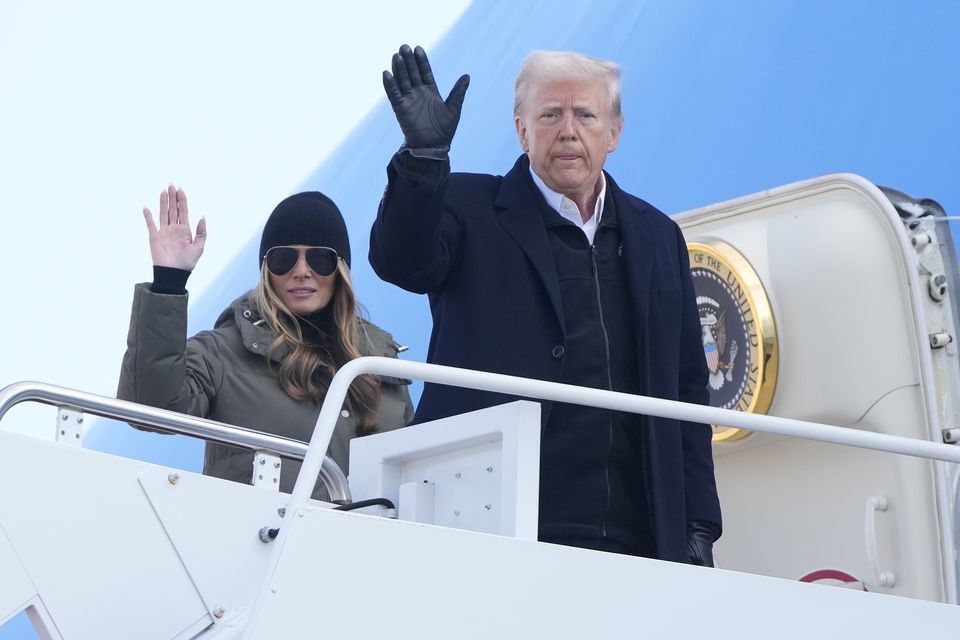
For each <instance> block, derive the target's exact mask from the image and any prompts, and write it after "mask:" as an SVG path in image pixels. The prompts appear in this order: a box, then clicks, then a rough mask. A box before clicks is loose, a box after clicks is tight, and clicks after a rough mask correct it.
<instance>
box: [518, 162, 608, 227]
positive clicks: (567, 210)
mask: <svg viewBox="0 0 960 640" xmlns="http://www.w3.org/2000/svg"><path fill="white" fill-rule="evenodd" d="M530 175H531V176H533V183H534V184H535V185H537V188H538V189H540V193H542V194H543V197H544V199H545V200H546V201H547V204H548V205H550V206H551V207H552V208H553V209H554V210H556V212H557V213H559V214H560V215H561V216H563V217H564V218H566V219H567V220H569V221H570V222H572V223H573V224H575V225H577V227H579V228H580V230H581V231H583V235H585V236H587V242H589V243H590V246H593V236H594V235H595V234H596V233H597V227H598V226H599V225H600V216H602V215H603V199H604V198H605V197H606V195H607V179H606V178H605V177H604V175H603V172H602V171H601V172H600V195H599V196H597V204H596V206H595V207H594V209H593V215H592V216H590V217H589V218H588V219H587V221H586V222H584V221H583V218H581V217H580V207H578V206H577V203H576V202H574V201H573V200H571V199H570V198H568V197H567V196H565V195H563V194H562V193H557V192H556V191H553V190H551V189H550V187H548V186H547V185H546V183H545V182H544V181H543V180H541V179H540V176H538V175H537V173H536V172H535V171H534V170H533V167H530Z"/></svg>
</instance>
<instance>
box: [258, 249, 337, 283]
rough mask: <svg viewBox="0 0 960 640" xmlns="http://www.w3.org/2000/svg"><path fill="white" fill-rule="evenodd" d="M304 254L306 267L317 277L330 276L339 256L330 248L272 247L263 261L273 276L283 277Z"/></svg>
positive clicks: (335, 267)
mask: <svg viewBox="0 0 960 640" xmlns="http://www.w3.org/2000/svg"><path fill="white" fill-rule="evenodd" d="M304 253H305V254H306V258H307V266H308V267H310V269H311V270H312V271H313V272H314V273H315V274H317V275H318V276H332V275H333V274H334V272H336V270H337V261H338V260H339V259H340V256H339V254H337V252H336V251H335V250H333V249H331V248H330V247H304V248H300V249H298V248H297V247H272V248H271V249H270V250H268V251H267V255H265V256H264V258H263V259H264V260H266V262H267V269H269V270H270V273H272V274H273V275H275V276H285V275H287V274H288V273H290V270H291V269H293V268H294V267H295V266H297V263H298V262H299V261H300V256H301V255H302V254H304Z"/></svg>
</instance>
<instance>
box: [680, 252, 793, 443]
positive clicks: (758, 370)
mask: <svg viewBox="0 0 960 640" xmlns="http://www.w3.org/2000/svg"><path fill="white" fill-rule="evenodd" d="M687 251H688V252H689V255H690V273H691V275H692V276H693V286H694V289H695V290H696V292H697V311H698V312H699V314H700V332H701V339H702V341H703V352H704V355H705V357H706V360H707V369H708V370H709V372H710V377H709V380H708V386H709V390H710V405H711V406H714V407H720V408H722V409H735V410H737V411H749V412H753V413H765V412H766V411H767V409H768V408H769V407H770V402H771V401H772V400H773V391H774V388H775V386H776V382H777V337H776V328H775V326H774V322H773V314H772V313H771V311H770V303H769V301H768V300H767V294H766V292H764V290H763V285H762V283H761V282H760V278H759V277H758V276H757V274H756V272H755V271H754V270H753V268H752V267H751V266H750V264H749V263H748V262H747V261H746V259H744V257H743V256H742V255H740V253H739V252H737V251H736V250H735V249H734V248H733V247H731V246H730V245H728V244H726V243H725V242H720V241H711V242H709V243H701V242H688V243H687ZM749 433H750V432H749V431H746V430H743V429H734V428H729V427H722V426H718V425H714V427H713V439H714V442H721V441H727V442H729V441H732V440H739V439H740V438H743V437H745V436H747V435H749Z"/></svg>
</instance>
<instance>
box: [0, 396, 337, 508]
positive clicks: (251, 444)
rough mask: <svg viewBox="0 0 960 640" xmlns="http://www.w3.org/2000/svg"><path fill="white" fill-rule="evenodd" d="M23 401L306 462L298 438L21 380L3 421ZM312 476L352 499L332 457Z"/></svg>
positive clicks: (0, 401)
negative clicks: (292, 438)
mask: <svg viewBox="0 0 960 640" xmlns="http://www.w3.org/2000/svg"><path fill="white" fill-rule="evenodd" d="M22 402H38V403H40V404H47V405H53V406H56V407H60V408H64V407H68V408H73V409H78V410H80V411H83V412H85V413H89V414H92V415H96V416H100V417H103V418H112V419H114V420H122V421H124V422H133V423H136V424H137V425H141V426H144V427H149V428H150V429H157V430H160V431H164V432H168V433H177V434H181V435H185V436H192V437H196V438H201V439H203V440H206V441H207V442H215V443H217V444H226V445H231V446H235V447H240V448H243V449H249V450H251V451H255V452H264V453H268V454H271V455H275V456H279V457H281V458H287V459H289V460H303V459H304V457H305V456H306V454H307V452H308V447H307V445H306V444H304V443H303V442H300V441H298V440H291V439H290V438H284V437H281V436H275V435H271V434H269V433H263V432H260V431H253V430H251V429H244V428H242V427H235V426H232V425H229V424H224V423H222V422H216V421H214V420H207V419H204V418H196V417H193V416H188V415H185V414H182V413H177V412H175V411H168V410H166V409H157V408H154V407H148V406H146V405H142V404H137V403H135V402H128V401H126V400H117V399H116V398H108V397H106V396H99V395H96V394H92V393H86V392H83V391H75V390H73V389H67V388H64V387H58V386H54V385H50V384H44V383H42V382H17V383H14V384H11V385H8V386H6V387H4V388H3V389H0V420H2V419H3V417H4V415H6V413H7V411H9V410H10V409H11V408H12V407H13V406H15V405H17V404H20V403H22ZM341 404H342V402H341ZM337 411H338V412H339V407H338V409H337ZM325 452H326V449H324V453H325ZM252 472H253V469H252V467H251V473H252ZM314 476H315V477H319V478H320V480H321V481H322V482H323V484H324V486H325V487H326V488H327V492H328V493H329V494H330V499H331V500H332V501H333V502H337V503H341V504H343V503H349V502H350V501H351V496H350V486H349V484H348V483H347V478H346V476H344V474H343V471H342V470H341V469H340V467H339V466H338V465H337V463H336V462H334V461H333V459H332V458H330V457H329V456H326V455H323V456H322V458H321V459H320V463H319V464H318V465H317V470H316V471H314ZM315 482H316V481H314V483H315ZM312 491H313V489H312V485H311V493H312Z"/></svg>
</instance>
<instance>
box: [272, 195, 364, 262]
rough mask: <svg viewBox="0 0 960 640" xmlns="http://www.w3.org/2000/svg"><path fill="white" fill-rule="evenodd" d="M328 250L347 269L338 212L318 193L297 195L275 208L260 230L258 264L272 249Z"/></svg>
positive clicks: (345, 241)
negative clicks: (304, 247)
mask: <svg viewBox="0 0 960 640" xmlns="http://www.w3.org/2000/svg"><path fill="white" fill-rule="evenodd" d="M290 244H305V245H308V246H311V247H330V248H331V249H335V250H336V252H337V253H339V254H340V257H341V258H343V259H344V261H345V262H346V263H347V266H348V267H349V266H350V238H349V237H348V236H347V225H346V223H345V222H344V221H343V216H342V215H340V209H338V208H337V205H335V204H334V203H333V200H331V199H330V198H328V197H327V196H325V195H323V194H322V193H320V192H319V191H305V192H303V193H296V194H294V195H292V196H290V197H289V198H286V199H284V200H283V201H282V202H280V204H278V205H277V206H276V208H275V209H274V210H273V213H271V214H270V217H269V218H268V219H267V224H266V225H264V227H263V236H261V238H260V255H259V260H258V267H259V264H260V263H262V262H263V257H264V256H265V255H266V254H267V251H268V250H270V249H271V248H273V247H282V246H285V245H290Z"/></svg>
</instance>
